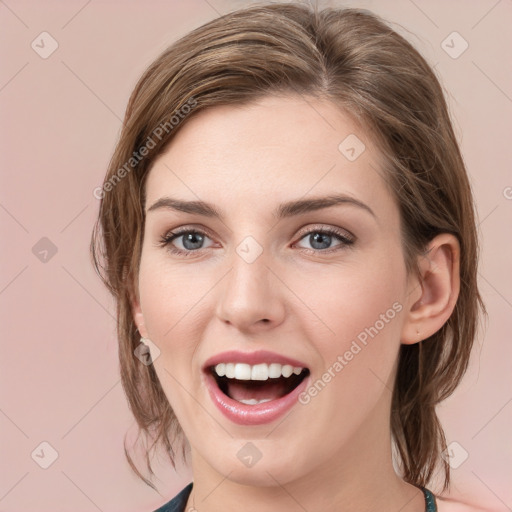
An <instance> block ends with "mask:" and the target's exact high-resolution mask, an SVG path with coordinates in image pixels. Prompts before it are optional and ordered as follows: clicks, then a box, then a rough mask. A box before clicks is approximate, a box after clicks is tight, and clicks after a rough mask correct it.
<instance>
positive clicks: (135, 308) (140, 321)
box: [130, 292, 148, 338]
mask: <svg viewBox="0 0 512 512" xmlns="http://www.w3.org/2000/svg"><path fill="white" fill-rule="evenodd" d="M130 303H131V308H132V316H133V321H134V322H135V325H136V326H137V330H138V331H139V333H140V335H141V336H142V337H143V338H147V337H148V332H147V329H146V324H145V322H144V315H143V313H142V308H141V307H140V300H139V298H138V297H136V296H135V294H134V293H133V292H130Z"/></svg>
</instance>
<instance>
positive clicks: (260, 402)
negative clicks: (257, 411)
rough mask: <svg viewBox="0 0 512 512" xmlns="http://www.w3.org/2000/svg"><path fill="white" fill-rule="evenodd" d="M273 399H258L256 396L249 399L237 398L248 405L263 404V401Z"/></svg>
mask: <svg viewBox="0 0 512 512" xmlns="http://www.w3.org/2000/svg"><path fill="white" fill-rule="evenodd" d="M270 400H272V399H271V398H263V400H256V399H255V398H249V399H248V400H237V401H238V402H241V403H243V404H246V405H258V404H262V403H263V402H270Z"/></svg>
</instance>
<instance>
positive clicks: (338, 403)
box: [92, 3, 483, 512]
mask: <svg viewBox="0 0 512 512" xmlns="http://www.w3.org/2000/svg"><path fill="white" fill-rule="evenodd" d="M98 193H99V197H101V198H102V202H101V208H100V213H99V219H98V224H97V226H96V230H95V234H94V237H93V244H92V250H93V254H94V257H95V264H96V265H97V268H98V270H99V271H100V273H101V275H102V277H103V279H104V281H105V283H106V285H107V286H108V287H109V289H110V290H111V292H112V293H113V295H114V297H115V299H116V301H117V305H118V332H119V346H120V363H121V375H122V381H123V385H124V389H125V391H126V394H127V396H128V400H129V404H130V407H131V409H132V411H133V413H134V415H135V418H136V420H137V422H138V425H139V428H140V431H141V434H143V435H144V436H145V437H146V438H147V439H148V440H151V441H152V442H153V443H152V446H151V447H150V448H149V449H148V451H147V465H148V469H149V471H150V472H151V464H150V456H149V453H150V452H151V450H152V449H154V448H155V447H158V446H163V447H164V449H165V450H166V451H167V453H168V455H169V457H170V460H171V462H172V463H173V464H174V463H175V458H176V453H177V448H178V447H179V448H180V449H181V451H182V454H183V456H184V457H185V452H186V450H187V448H188V449H189V450H190V463H191V466H192V471H193V475H194V478H193V483H191V484H190V485H188V486H187V487H186V488H185V489H184V490H183V491H182V492H181V493H180V494H179V495H178V496H177V497H175V498H174V499H173V500H171V501H170V502H169V503H167V504H166V505H164V506H163V507H162V508H160V509H159V510H160V511H169V510H198V511H200V512H203V511H204V512H208V511H213V510H234V509H235V508H236V509H239V508H240V504H243V509H244V510H246V511H251V510H258V511H267V510H268V511H271V510H272V511H273V510H287V511H294V510H308V511H316V510H322V511H337V510H344V511H349V510H354V511H356V510H357V511H361V510H400V511H402V512H419V511H423V510H428V511H432V510H439V511H441V512H443V511H447V510H452V508H451V506H450V504H449V502H448V501H445V500H440V499H436V496H435V495H434V494H433V492H432V491H431V490H429V489H428V488H427V486H428V485H429V482H430V481H431V480H432V477H433V476H436V469H439V468H440V469H441V470H442V472H443V475H444V486H443V490H444V489H447V488H448V487H449V482H450V472H449V465H448V464H447V462H446V460H445V459H444V458H443V457H442V453H443V451H444V450H445V449H446V441H445V437H444V434H443V430H442V427H441V425H440V423H439V421H438V418H437V415H436V412H435V407H436V405H437V404H438V403H440V402H441V401H442V400H444V399H445V398H446V397H447V396H449V395H450V394H451V393H452V392H453V390H454V389H455V388H456V386H457V385H458V383H459V382H460V380H461V378H462V376H463V375H464V372H465V370H466V368H467V365H468V360H469V355H470V351H471V346H472V343H473V339H474V336H475V331H476V322H477V316H478V312H479V309H480V308H481V309H483V305H482V303H481V299H480V295H479V292H478V289H477V281H476V261H477V253H478V244H477V238H476V229H475V221H474V213H473V200H472V195H471V190H470V186H469V183H468V178H467V175H466V170H465V168H464V164H463V160H462V157H461V154H460V151H459V148H458V145H457V141H456V138H455V136H454V133H453V130H452V126H451V122H450V118H449V115H448V112H447V107H446V103H445V100H444V97H443V93H442V90H441V87H440V85H439V83H438V81H437V79H436V77H435V75H434V74H433V72H432V70H431V69H430V67H429V66H428V64H427V63H426V62H425V60H424V59H423V58H422V57H421V56H420V55H419V54H418V52H417V51H416V50H414V48H413V47H412V46H411V45H410V44H409V43H408V42H406V41H405V40H404V39H403V38H402V37H401V36H399V35H398V34H397V33H395V32H394V31H393V30H391V29H390V28H389V27H388V26H387V25H386V24H385V23H384V22H383V21H382V20H380V19H379V18H377V17H376V16H374V15H372V14H371V13H368V12H365V11H360V10H355V9H325V10H322V11H317V10H314V9H310V8H308V7H306V6H302V5H297V4H295V3H289V4H268V5H260V6H256V7H253V8H248V9H244V10H240V11H237V12H234V13H231V14H228V15H226V16H223V17H221V18H219V19H216V20H213V21H211V22H209V23H207V24H206V25H203V26H202V27H199V28H198V29H196V30H194V31H193V32H191V33H190V34H188V35H186V36H185V37H183V38H182V39H181V40H179V41H178V42H176V43H175V44H173V45H172V46H171V47H170V48H169V49H168V50H167V51H166V52H165V53H164V54H162V55H161V56H160V57H159V58H158V59H157V60H156V61H155V62H154V63H153V64H152V65H151V66H150V67H149V69H148V70H147V71H146V72H145V73H144V75H143V76H142V78H141V79H140V81H139V83H138V84H137V86H136V88H135V90H134V92H133V94H132V96H131V98H130V101H129V105H128V108H127V112H126V116H125V122H124V128H123V131H122V134H121V137H120V141H119V143H118V144H117V147H116V150H115V152H114V155H113V158H112V160H111V163H110V166H109V170H108V173H107V176H106V177H105V182H104V185H103V187H102V188H101V190H99V191H98ZM393 449H394V452H395V453H394V454H393ZM127 457H128V460H129V462H130V464H131V465H132V468H133V469H134V470H135V471H136V472H137V474H138V475H139V476H140V477H141V478H143V479H144V480H145V481H146V483H148V484H149V485H152V483H151V482H150V481H149V480H148V479H146V478H145V477H144V476H143V475H142V474H141V473H140V472H139V470H138V469H137V468H136V467H135V465H134V464H133V461H132V459H131V457H130V455H129V454H128V452H127ZM151 474H152V472H151Z"/></svg>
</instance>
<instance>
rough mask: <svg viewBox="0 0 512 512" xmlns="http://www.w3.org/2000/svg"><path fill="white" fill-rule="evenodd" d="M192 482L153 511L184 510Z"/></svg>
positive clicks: (174, 511) (178, 511)
mask: <svg viewBox="0 0 512 512" xmlns="http://www.w3.org/2000/svg"><path fill="white" fill-rule="evenodd" d="M192 485H193V482H190V483H189V484H188V485H187V486H186V487H185V488H184V489H182V490H181V491H180V492H179V494H177V495H176V496H175V497H174V498H173V499H172V500H171V501H169V502H167V503H165V505H162V506H161V507H160V508H158V509H157V510H155V511H154V512H184V511H185V507H186V506H187V500H188V497H189V496H190V493H191V491H192Z"/></svg>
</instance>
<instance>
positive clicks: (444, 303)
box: [401, 233, 460, 344]
mask: <svg viewBox="0 0 512 512" xmlns="http://www.w3.org/2000/svg"><path fill="white" fill-rule="evenodd" d="M459 260H460V245H459V242H458V240H457V238H456V237H455V236H453V235H451V234H449V233H442V234H440V235H438V236H436V237H435V238H434V239H433V240H432V241H431V242H430V244H429V245H428V248H427V251H426V253H425V254H424V255H421V256H420V257H419V258H418V269H419V276H418V277H417V280H416V283H415V286H416V288H419V289H420V290H421V293H420V296H419V298H418V292H417V291H416V293H413V292H411V293H410V294H409V298H410V303H409V304H408V306H407V311H406V315H407V317H406V319H405V322H404V325H403V328H402V335H401V342H402V343H404V344H413V343H417V342H419V341H421V340H424V339H426V338H428V337H429V336H432V335H433V334H434V333H436V332H437V331H438V330H439V329H441V327H442V326H443V325H444V324H445V323H446V321H447V320H448V319H449V318H450V315H451V314H452V312H453V309H454V308H455V304H456V302H457V297H458V296H459V289H460V274H459Z"/></svg>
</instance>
